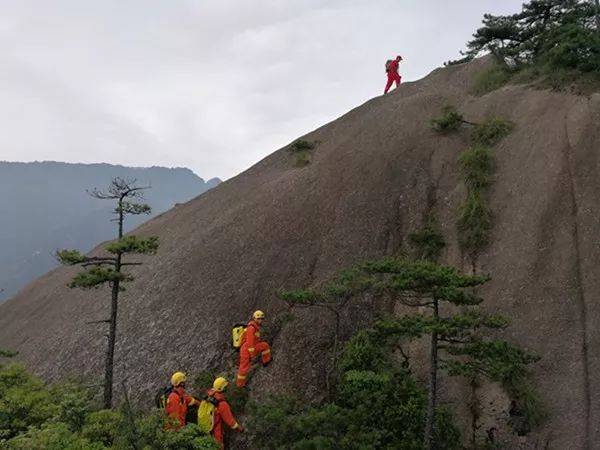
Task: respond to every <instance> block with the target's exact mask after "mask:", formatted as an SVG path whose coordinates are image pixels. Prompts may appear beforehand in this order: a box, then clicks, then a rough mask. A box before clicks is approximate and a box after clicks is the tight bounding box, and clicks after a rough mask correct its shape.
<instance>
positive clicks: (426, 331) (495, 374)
mask: <svg viewBox="0 0 600 450" xmlns="http://www.w3.org/2000/svg"><path fill="white" fill-rule="evenodd" d="M363 269H364V271H365V272H366V273H368V274H371V275H373V276H374V277H375V279H374V280H373V281H372V282H371V284H372V286H373V287H374V289H376V291H377V292H379V293H380V294H385V295H389V296H391V297H392V298H393V299H394V300H397V301H399V302H401V303H402V304H404V305H406V306H410V307H416V308H420V309H422V308H427V309H429V310H430V311H431V313H430V314H428V315H427V314H417V315H407V316H404V317H401V318H399V319H392V320H387V321H383V322H380V323H378V325H377V327H378V330H379V331H380V332H381V333H383V334H384V335H387V336H389V335H397V336H400V337H405V338H410V339H416V338H420V337H422V336H429V339H430V343H429V393H428V404H427V418H426V423H425V431H424V438H423V439H424V446H425V448H427V449H431V448H433V439H434V428H435V412H436V406H437V380H438V371H439V370H440V369H442V370H445V371H446V372H448V373H449V374H450V375H461V376H465V377H468V378H473V377H476V376H478V375H483V376H485V377H488V378H490V379H493V380H496V381H503V380H508V379H515V378H516V377H517V376H522V375H523V374H524V373H525V366H526V365H527V364H529V363H531V362H533V361H535V360H536V357H534V356H532V355H529V354H527V353H526V352H524V351H522V350H520V349H518V348H517V347H514V346H513V345H511V344H509V343H507V342H504V341H497V340H490V339H485V338H483V337H482V332H483V331H484V330H486V329H488V330H493V329H502V328H505V327H506V326H507V325H508V322H507V320H506V319H504V318H503V317H501V316H494V315H486V314H483V313H481V312H480V311H478V310H477V309H475V308H474V307H476V306H477V305H479V304H480V303H481V302H482V301H483V299H482V298H481V297H479V296H477V295H475V294H474V293H473V292H472V288H475V287H477V286H481V285H482V284H484V283H486V282H487V281H488V280H489V277H483V276H475V275H464V274H461V273H460V272H459V271H458V270H456V269H455V268H453V267H449V266H442V265H438V264H435V263H432V262H427V261H418V262H411V261H406V260H401V259H387V260H381V261H374V262H370V263H367V264H365V265H364V266H363ZM446 308H447V309H448V310H449V311H452V312H454V311H457V310H458V311H460V312H454V313H452V314H450V315H445V314H444V313H443V312H444V311H443V310H444V309H446Z"/></svg>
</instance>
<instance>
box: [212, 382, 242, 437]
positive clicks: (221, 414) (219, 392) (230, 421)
mask: <svg viewBox="0 0 600 450" xmlns="http://www.w3.org/2000/svg"><path fill="white" fill-rule="evenodd" d="M228 385H229V382H228V381H227V380H226V379H225V378H223V377H218V378H217V379H215V381H214V383H213V387H212V389H209V390H208V392H207V397H210V398H213V399H214V400H215V401H216V405H215V413H214V423H213V429H212V431H211V432H210V434H211V435H212V436H213V437H214V439H215V440H216V441H217V443H218V444H219V445H220V446H221V448H222V449H223V448H225V443H224V442H225V441H224V437H223V436H224V435H223V432H224V430H223V424H226V425H227V426H228V427H229V428H231V429H232V430H235V431H237V432H238V433H243V432H244V428H243V427H242V426H241V425H240V424H239V423H238V422H237V420H236V419H235V417H234V416H233V413H232V412H231V406H229V403H228V402H227V399H226V398H225V390H226V389H227V386H228Z"/></svg>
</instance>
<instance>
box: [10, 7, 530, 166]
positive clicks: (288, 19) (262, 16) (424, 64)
mask: <svg viewBox="0 0 600 450" xmlns="http://www.w3.org/2000/svg"><path fill="white" fill-rule="evenodd" d="M520 5H521V0H453V1H451V2H449V1H445V0H320V1H318V0H295V1H292V0H235V1H234V0H35V1H34V0H0V123H1V127H0V129H1V130H2V131H1V132H0V160H3V159H4V160H10V161H33V160H56V161H69V162H109V163H118V164H125V165H134V166H150V165H163V166H168V167H175V166H185V167H189V168H191V169H192V170H194V171H195V172H196V173H197V174H199V175H200V176H202V177H204V178H211V177H215V176H218V177H221V178H229V177H231V176H233V175H235V174H237V173H239V172H241V171H242V170H244V169H246V168H247V167H249V166H250V165H252V164H254V163H255V162H257V161H258V160H260V159H261V158H263V157H264V156H266V155H268V154H269V153H271V152H273V151H274V150H276V149H277V148H279V147H282V146H283V145H285V144H287V143H289V142H290V141H291V140H293V139H294V138H296V137H298V136H300V135H302V134H304V133H306V132H308V131H310V130H312V129H314V128H316V127H318V126H320V125H322V124H323V123H325V122H328V121H330V120H332V119H335V118H336V117H338V116H340V115H341V114H343V113H344V112H346V111H348V110H349V109H351V108H353V107H355V106H357V105H359V104H361V103H363V102H364V101H366V100H367V99H369V98H372V97H374V96H377V95H380V94H381V91H382V90H383V86H384V84H385V73H384V69H383V65H384V63H385V60H386V59H388V58H389V57H392V56H394V55H396V54H401V55H402V56H403V57H404V59H405V61H404V63H403V64H402V66H401V73H402V75H403V79H404V80H407V81H408V80H415V79H418V78H421V77H423V76H424V75H426V74H427V73H428V72H430V71H431V70H433V69H434V68H436V67H438V66H440V65H441V64H442V63H443V62H444V61H446V60H448V59H453V58H456V57H457V56H458V50H460V49H461V48H464V43H465V42H466V41H467V40H468V39H469V37H470V35H471V34H472V32H473V31H474V30H475V29H476V28H477V27H478V26H479V24H480V22H481V18H482V15H483V13H485V12H493V13H508V12H516V11H518V10H520Z"/></svg>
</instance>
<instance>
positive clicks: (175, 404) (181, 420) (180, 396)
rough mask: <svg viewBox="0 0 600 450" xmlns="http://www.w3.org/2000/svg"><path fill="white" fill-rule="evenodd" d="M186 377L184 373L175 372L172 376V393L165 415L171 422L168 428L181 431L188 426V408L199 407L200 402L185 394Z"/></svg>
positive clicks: (168, 399) (168, 398)
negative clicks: (180, 429)
mask: <svg viewBox="0 0 600 450" xmlns="http://www.w3.org/2000/svg"><path fill="white" fill-rule="evenodd" d="M185 382H186V376H185V373H183V372H175V373H174V374H173V375H172V376H171V386H172V389H171V392H170V394H169V396H168V397H167V402H166V406H165V413H166V414H167V417H169V419H170V422H169V423H168V424H167V427H168V428H170V429H179V428H182V427H184V426H185V424H186V419H185V417H186V415H187V410H188V406H191V405H199V404H200V401H199V400H197V399H195V398H194V397H192V396H190V395H187V394H186V393H185Z"/></svg>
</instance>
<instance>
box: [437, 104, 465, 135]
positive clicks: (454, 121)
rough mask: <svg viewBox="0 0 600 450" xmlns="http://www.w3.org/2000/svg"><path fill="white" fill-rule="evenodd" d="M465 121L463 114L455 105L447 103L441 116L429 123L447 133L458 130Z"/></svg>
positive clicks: (438, 130)
mask: <svg viewBox="0 0 600 450" xmlns="http://www.w3.org/2000/svg"><path fill="white" fill-rule="evenodd" d="M463 122H464V118H463V116H462V114H460V113H459V112H458V111H457V110H456V108H455V107H454V106H452V105H446V106H444V107H443V108H442V114H441V116H439V117H435V118H433V119H431V121H430V122H429V125H430V126H431V128H432V129H434V130H435V131H437V132H440V133H446V132H450V131H455V130H457V129H458V128H459V127H460V126H461V125H462V124H463Z"/></svg>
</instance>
